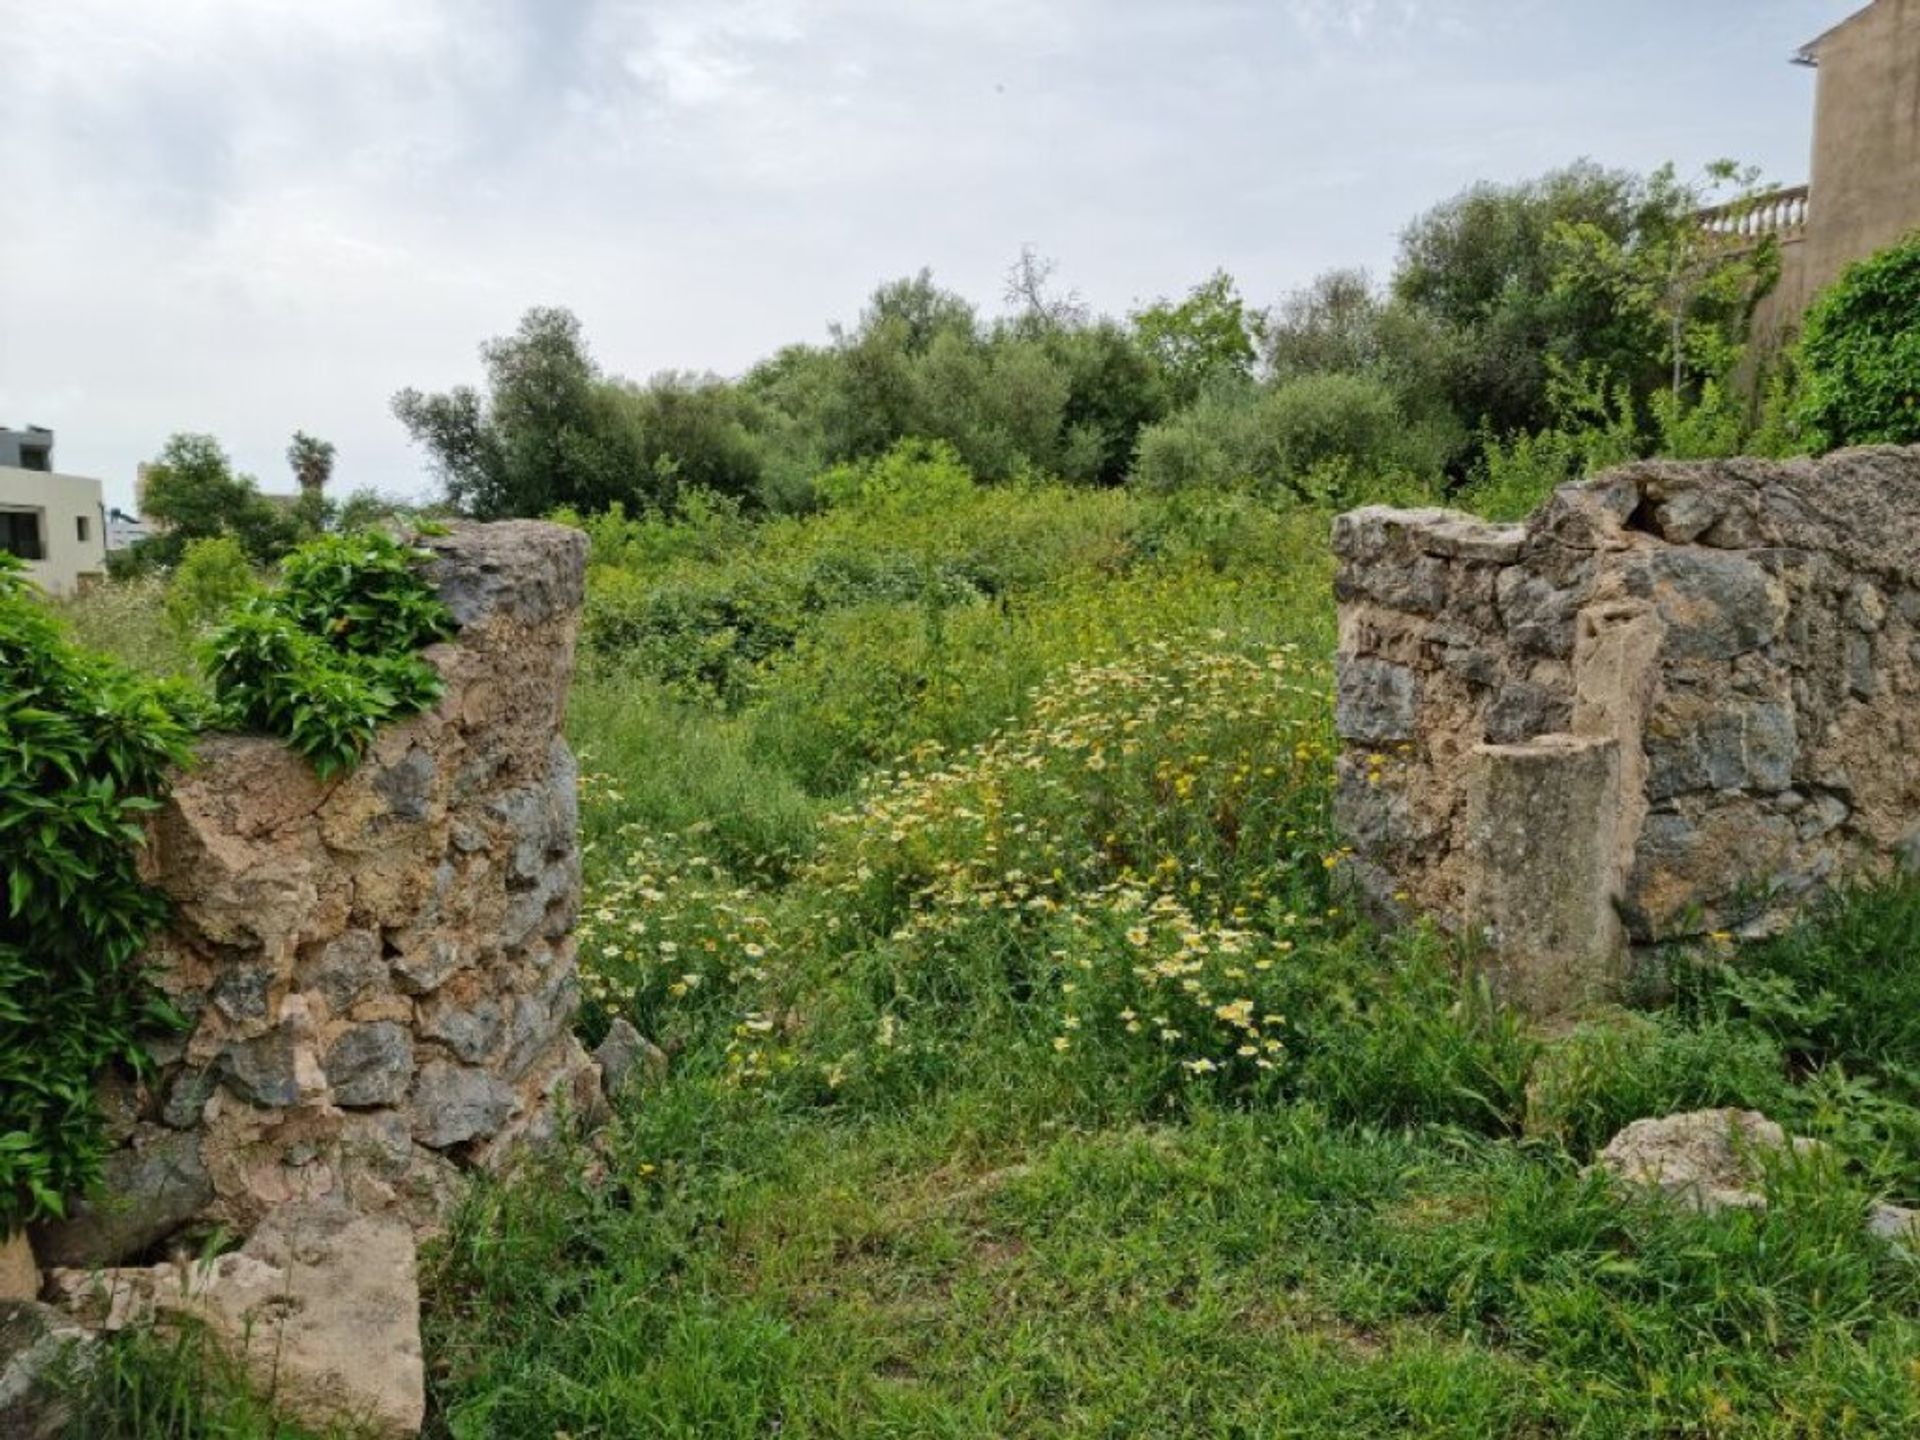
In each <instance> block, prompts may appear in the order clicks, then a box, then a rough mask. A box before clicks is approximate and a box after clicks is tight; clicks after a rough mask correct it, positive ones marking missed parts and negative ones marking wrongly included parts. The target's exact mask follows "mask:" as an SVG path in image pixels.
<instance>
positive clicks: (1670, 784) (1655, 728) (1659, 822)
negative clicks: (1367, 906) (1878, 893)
mask: <svg viewBox="0 0 1920 1440" xmlns="http://www.w3.org/2000/svg"><path fill="white" fill-rule="evenodd" d="M1334 548H1335V551H1336V553H1337V557H1338V562H1339V569H1338V579H1337V585H1338V596H1339V601H1340V650H1339V665H1338V682H1337V684H1338V691H1337V725H1338V729H1339V732H1340V735H1341V738H1342V741H1343V754H1342V757H1341V761H1340V774H1339V792H1338V811H1339V818H1340V823H1341V826H1342V828H1343V830H1344V832H1345V834H1346V837H1347V841H1348V844H1349V846H1350V848H1351V853H1350V857H1349V859H1348V861H1347V865H1348V873H1349V874H1350V876H1351V878H1352V879H1353V880H1354V881H1355V882H1356V883H1357V884H1358V886H1359V887H1360V888H1361V889H1362V890H1363V891H1364V892H1365V894H1366V895H1367V896H1368V898H1370V899H1371V900H1372V901H1373V902H1374V904H1375V905H1376V906H1377V907H1378V908H1380V909H1382V910H1385V911H1387V912H1389V913H1394V914H1401V915H1405V914H1409V913H1416V912H1418V913H1425V914H1429V915H1433V916H1436V917H1438V918H1439V919H1440V920H1441V921H1442V922H1443V923H1445V924H1447V925H1449V926H1451V927H1456V928H1460V927H1464V928H1466V929H1468V930H1470V931H1473V932H1475V933H1477V934H1479V935H1481V936H1483V937H1484V938H1485V939H1486V941H1487V942H1488V946H1489V956H1490V963H1491V964H1492V967H1493V969H1494V971H1495V974H1496V976H1497V977H1498V978H1500V979H1501V981H1502V982H1503V984H1505V986H1506V987H1507V989H1508V991H1509V993H1510V995H1511V996H1512V997H1513V998H1514V999H1516V1000H1517V1001H1519V1002H1520V1003H1523V1004H1525V1005H1528V1006H1530V1007H1532V1008H1535V1009H1538V1010H1545V1011H1553V1010H1560V1009H1565V1008H1569V1007H1573V1006H1577V1005H1578V1004H1580V1003H1582V1002H1583V1001H1584V1000H1585V999H1587V998H1590V996H1591V995H1592V993H1593V992H1595V991H1597V990H1603V989H1605V988H1606V987H1607V985H1608V984H1609V983H1611V982H1612V981H1613V980H1615V979H1617V978H1618V976H1619V972H1620V969H1621V967H1622V965H1623V963H1624V959H1625V957H1626V955H1627V954H1628V952H1629V950H1630V948H1631V947H1632V946H1634V945H1644V944H1650V943H1655V942H1661V941H1667V940H1673V939H1678V938H1684V937H1686V936H1690V935H1698V934H1702V933H1706V932H1711V931H1719V930H1730V931H1746V932H1758V931H1763V930H1766V929H1769V928H1772V927H1775V926H1777V925H1778V924H1780V923H1781V922H1782V921H1783V920H1784V919H1785V918H1787V917H1788V916H1790V915H1791V914H1792V913H1793V911H1794V910H1795V909H1796V908H1797V907H1798V906H1800V905H1801V904H1802V903H1803V902H1805V901H1806V900H1807V899H1808V898H1809V897H1810V896H1813V895H1815V894H1817V893H1819V892H1821V891H1822V890H1824V889H1826V888H1828V887H1830V886H1831V885H1833V884H1834V883H1835V882H1836V881H1839V880H1841V879H1843V878H1845V877H1848V876H1853V875H1857V874H1861V873H1880V872H1884V871H1886V870H1888V869H1890V868H1891V867H1893V866H1895V865H1897V864H1900V863H1906V864H1909V865H1911V864H1914V863H1916V861H1920V706H1917V705H1916V699H1917V698H1920V451H1916V450H1901V449H1890V448H1883V449H1870V450H1858V451H1849V452H1843V453H1840V454H1837V455H1833V456H1829V457H1827V458H1825V459H1822V460H1818V461H1814V460H1799V461H1791V462H1769V461H1757V460H1733V461H1718V462H1706V463H1691V464H1680V463H1646V464H1638V465H1631V466H1628V467H1625V468H1623V469H1620V470H1616V471H1613V472H1611V473H1609V474H1606V475H1603V476H1600V477H1598V478H1596V479H1593V480H1588V481H1583V482H1581V483H1578V484H1574V485H1570V486H1567V487H1565V488H1563V489H1562V490H1560V491H1559V492H1558V493H1557V494H1556V495H1554V496H1553V497H1552V499H1551V500H1550V501H1548V503H1547V504H1546V505H1545V506H1544V507H1542V509H1541V510H1539V511H1538V512H1537V513H1536V514H1535V515H1534V516H1533V517H1532V518H1531V519H1530V520H1529V521H1528V522H1527V523H1526V524H1524V525H1511V526H1506V525H1492V524H1487V523H1485V522H1482V521H1479V520H1476V519H1473V518H1472V517H1468V516H1464V515H1460V514H1457V513H1454V512H1449V511H1443V510H1390V509H1384V508H1377V507H1376V508H1370V509H1364V510H1359V511H1355V512H1353V513H1351V514H1348V515H1344V516H1342V517H1340V519H1339V520H1338V521H1337V522H1336V525H1335V528H1334Z"/></svg>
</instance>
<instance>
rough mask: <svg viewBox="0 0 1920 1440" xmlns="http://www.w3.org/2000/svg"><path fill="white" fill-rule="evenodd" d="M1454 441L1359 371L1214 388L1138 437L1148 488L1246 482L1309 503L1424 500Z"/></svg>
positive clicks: (1162, 490) (1166, 490)
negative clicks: (1264, 385) (1425, 486)
mask: <svg viewBox="0 0 1920 1440" xmlns="http://www.w3.org/2000/svg"><path fill="white" fill-rule="evenodd" d="M1451 443H1452V442H1451V438H1450V437H1449V436H1447V435H1445V434H1443V433H1442V432H1441V431H1440V430H1439V429H1437V428H1435V427H1433V426H1416V425H1411V424H1409V423H1408V420H1407V417H1406V416H1405V415H1404V414H1403V413H1402V412H1401V409H1400V406H1399V403H1398V402H1397V401H1396V400H1395V399H1394V395H1393V392H1392V390H1391V389H1389V388H1388V387H1387V386H1386V385H1385V384H1383V383H1382V382H1381V381H1378V380H1373V379H1369V378H1367V377H1365V376H1361V375H1339V374H1328V375H1303V376H1301V377H1299V378H1297V379H1293V380H1288V381H1286V382H1285V383H1283V384H1281V385H1278V386H1276V387H1274V388H1272V389H1269V390H1256V389H1254V388H1252V387H1250V386H1233V387H1223V388H1222V387H1216V388H1215V389H1214V390H1212V391H1210V392H1208V393H1207V394H1205V395H1203V396H1202V397H1201V398H1200V400H1199V401H1198V402H1197V403H1196V404H1195V405H1193V406H1192V407H1191V408H1190V409H1188V410H1184V411H1182V412H1180V413H1179V414H1177V415H1174V416H1173V417H1172V418H1170V419H1168V420H1166V421H1163V422H1162V423H1161V424H1158V425H1155V426H1151V427H1150V428H1148V429H1147V430H1145V431H1143V432H1142V433H1141V436H1140V445H1139V449H1138V451H1137V453H1136V455H1135V457H1134V471H1133V474H1134V480H1135V482H1136V483H1137V484H1138V485H1139V486H1140V487H1141V488H1143V489H1145V490H1148V491H1151V492H1154V493H1158V494H1172V493H1176V492H1178V491H1182V490H1194V489H1214V490H1218V489H1231V488H1234V487H1236V486H1239V485H1243V484H1245V483H1247V482H1249V481H1251V482H1254V483H1256V484H1258V485H1261V486H1263V487H1274V488H1277V489H1278V490H1279V491H1281V492H1282V493H1284V494H1286V495H1287V496H1289V497H1290V498H1292V499H1294V500H1296V501H1301V502H1304V503H1307V504H1312V505H1330V506H1347V505H1352V504H1357V503H1362V502H1365V501H1369V500H1404V499H1412V498H1417V497H1418V495H1419V492H1420V490H1421V486H1422V482H1424V481H1428V480H1431V479H1433V478H1436V477H1437V476H1438V474H1439V470H1440V466H1441V464H1442V462H1443V461H1444V460H1445V458H1446V454H1447V451H1448V450H1449V449H1450V448H1451Z"/></svg>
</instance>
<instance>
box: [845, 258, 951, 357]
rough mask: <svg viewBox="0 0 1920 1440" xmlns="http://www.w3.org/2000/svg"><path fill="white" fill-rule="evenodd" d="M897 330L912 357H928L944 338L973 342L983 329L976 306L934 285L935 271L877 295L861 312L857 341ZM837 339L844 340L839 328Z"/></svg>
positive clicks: (924, 272)
mask: <svg viewBox="0 0 1920 1440" xmlns="http://www.w3.org/2000/svg"><path fill="white" fill-rule="evenodd" d="M888 327H896V334H897V336H898V339H899V342H900V345H901V348H902V349H904V350H905V351H906V353H907V354H909V355H924V354H926V352H927V351H928V350H930V349H932V348H933V342H934V341H935V340H936V339H937V338H939V337H940V336H941V335H947V334H958V335H964V336H966V337H968V338H969V339H971V338H973V337H974V336H975V335H976V334H977V332H978V330H979V320H978V317H977V316H976V315H975V314H974V310H973V306H972V305H970V304H968V303H967V301H966V299H965V298H964V297H962V296H960V295H956V294H955V293H954V292H953V291H951V290H942V289H941V288H940V287H939V286H938V285H936V284H934V283H933V271H931V270H928V269H924V268H923V269H922V270H921V271H920V273H919V274H917V275H912V276H908V277H907V278H906V279H903V280H891V281H888V282H887V283H886V284H884V285H882V286H880V287H879V288H878V289H876V290H875V291H874V292H873V295H872V297H871V298H870V299H869V300H868V301H867V307H866V309H865V310H863V311H861V312H860V328H859V330H858V331H857V332H856V338H864V337H866V336H869V335H872V334H874V333H875V332H876V331H880V330H883V329H886V328H888ZM835 338H836V339H837V338H840V336H839V332H838V330H837V329H836V332H835Z"/></svg>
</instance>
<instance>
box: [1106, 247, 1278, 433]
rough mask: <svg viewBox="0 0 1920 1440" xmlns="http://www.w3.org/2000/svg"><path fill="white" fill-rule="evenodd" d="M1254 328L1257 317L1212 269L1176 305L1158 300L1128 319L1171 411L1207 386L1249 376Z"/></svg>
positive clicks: (1231, 285)
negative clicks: (1156, 371)
mask: <svg viewBox="0 0 1920 1440" xmlns="http://www.w3.org/2000/svg"><path fill="white" fill-rule="evenodd" d="M1258 329H1259V320H1258V317H1257V316H1253V315H1250V314H1249V313H1248V311H1247V307H1246V302H1244V301H1243V300H1242V299H1241V298H1240V292H1239V289H1238V287H1237V286H1236V285H1235V284H1234V281H1233V277H1232V276H1231V275H1229V274H1227V272H1226V271H1224V270H1216V271H1214V273H1213V274H1212V275H1210V276H1208V277H1207V278H1206V279H1205V280H1202V281H1201V282H1200V283H1199V284H1198V285H1196V286H1194V287H1193V289H1191V290H1189V291H1188V292H1187V298H1186V299H1184V300H1182V301H1179V302H1178V303H1175V302H1173V301H1171V300H1158V301H1155V302H1154V303H1153V304H1151V305H1149V306H1147V307H1146V308H1145V309H1143V310H1138V311H1135V312H1134V315H1133V333H1134V335H1135V337H1136V338H1137V339H1138V340H1139V342H1140V345H1141V347H1142V349H1144V350H1145V351H1146V353H1147V355H1148V356H1149V357H1150V358H1151V359H1152V360H1153V362H1154V364H1155V365H1156V366H1157V367H1158V368H1159V371H1160V374H1161V377H1162V379H1163V381H1164V383H1165V385H1166V388H1167V393H1168V395H1169V397H1170V398H1171V399H1172V401H1173V403H1174V405H1175V406H1176V407H1178V406H1182V405H1190V404H1192V403H1193V401H1194V400H1195V399H1196V398H1197V397H1198V396H1199V394H1200V392H1201V390H1202V389H1203V388H1205V387H1206V386H1207V385H1208V384H1210V383H1213V382H1215V381H1219V380H1223V379H1236V378H1241V377H1244V376H1247V375H1250V374H1251V373H1252V372H1253V362H1254V359H1255V356H1256V351H1255V348H1254V343H1255V340H1256V339H1257V336H1258Z"/></svg>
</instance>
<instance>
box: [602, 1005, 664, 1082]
mask: <svg viewBox="0 0 1920 1440" xmlns="http://www.w3.org/2000/svg"><path fill="white" fill-rule="evenodd" d="M593 1058H594V1060H595V1061H596V1062H598V1064H599V1066H600V1084H601V1088H602V1089H603V1090H604V1091H605V1093H606V1097H607V1099H609V1100H618V1099H619V1098H620V1097H621V1096H622V1095H624V1094H626V1093H627V1091H629V1090H630V1089H633V1088H635V1087H637V1086H638V1085H640V1084H641V1083H642V1082H644V1081H648V1080H655V1081H657V1080H660V1079H662V1078H664V1077H665V1075H666V1073H667V1052H666V1051H664V1050H662V1049H661V1048H660V1047H659V1046H658V1045H655V1044H654V1043H653V1042H652V1041H651V1040H649V1039H647V1037H646V1036H644V1035H642V1034H641V1033H640V1032H639V1031H638V1030H636V1029H634V1028H633V1026H632V1025H630V1024H629V1023H628V1022H627V1021H626V1020H625V1019H617V1020H615V1021H614V1022H613V1024H611V1025H609V1026H608V1027H607V1038H606V1039H604V1040H602V1041H601V1042H600V1046H599V1048H598V1049H596V1050H595V1051H594V1052H593Z"/></svg>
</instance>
